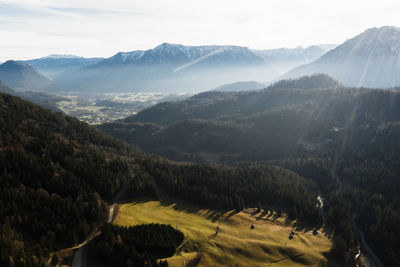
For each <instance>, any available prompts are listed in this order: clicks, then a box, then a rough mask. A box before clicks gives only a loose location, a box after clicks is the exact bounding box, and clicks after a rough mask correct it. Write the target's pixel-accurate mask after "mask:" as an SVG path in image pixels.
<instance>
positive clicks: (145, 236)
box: [88, 224, 184, 267]
mask: <svg viewBox="0 0 400 267" xmlns="http://www.w3.org/2000/svg"><path fill="white" fill-rule="evenodd" d="M183 240H184V235H183V233H182V232H180V231H178V230H176V229H174V228H173V227H171V226H170V225H165V224H144V225H137V226H130V227H124V226H117V225H111V224H106V225H104V226H103V227H102V234H101V235H100V236H99V237H97V238H96V239H95V240H93V242H91V243H90V244H89V248H88V251H89V252H88V258H89V260H90V262H92V263H94V264H96V263H98V264H101V266H126V267H131V266H153V267H154V266H160V267H162V266H168V263H167V261H160V262H157V259H159V258H167V257H171V256H172V255H174V254H175V250H176V248H177V247H178V246H179V245H180V244H181V243H182V242H183Z"/></svg>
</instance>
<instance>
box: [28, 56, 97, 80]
mask: <svg viewBox="0 0 400 267" xmlns="http://www.w3.org/2000/svg"><path fill="white" fill-rule="evenodd" d="M101 60H103V58H84V57H78V56H75V55H58V54H53V55H49V56H46V57H42V58H37V59H31V60H25V61H22V62H23V63H26V64H28V65H30V66H32V67H34V68H36V69H37V70H39V71H40V72H42V73H43V74H45V75H48V76H50V77H52V76H54V75H57V74H59V73H61V72H64V71H67V70H71V69H74V68H79V67H83V66H88V65H92V64H96V63H98V62H100V61H101Z"/></svg>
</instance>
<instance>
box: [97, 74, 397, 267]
mask: <svg viewBox="0 0 400 267" xmlns="http://www.w3.org/2000/svg"><path fill="white" fill-rule="evenodd" d="M399 122H400V94H399V93H396V92H395V91H391V90H378V89H364V88H348V87H344V86H343V85H342V84H341V83H340V82H338V81H336V80H334V79H331V78H329V77H328V76H326V75H316V76H311V77H303V78H300V79H298V80H287V81H282V82H278V83H276V84H274V85H271V86H270V87H268V88H266V89H263V90H260V91H253V92H237V93H233V92H230V93H223V92H206V93H203V94H199V95H196V96H194V97H192V98H189V99H188V100H185V101H180V102H166V103H161V104H158V105H156V106H154V107H152V108H149V109H146V110H143V111H142V112H139V113H138V114H137V115H134V116H131V117H128V118H127V119H125V120H123V121H119V122H115V123H111V124H105V125H101V126H100V128H101V129H102V130H104V131H105V132H107V133H109V134H111V135H113V136H115V137H118V138H121V139H124V140H126V141H128V142H130V143H132V144H135V145H137V146H139V147H140V148H142V149H143V150H145V151H147V152H153V153H157V154H160V155H162V156H165V157H168V158H170V159H175V160H181V161H192V162H214V163H224V164H239V165H240V166H248V165H252V164H254V162H262V163H267V164H274V165H280V166H283V167H285V168H288V169H290V170H293V171H295V172H297V173H299V174H300V175H301V176H303V177H307V178H310V179H313V180H314V182H316V183H317V184H318V186H319V189H320V190H321V191H322V192H323V194H324V196H325V197H326V203H325V204H326V205H325V207H326V212H325V220H326V223H327V225H328V226H329V225H330V226H331V227H332V229H333V231H335V233H336V234H337V235H336V238H335V240H334V241H335V244H336V247H337V248H340V249H338V250H339V251H343V250H349V249H350V250H351V248H355V247H356V237H357V236H358V232H359V231H357V229H356V226H358V227H359V228H360V229H361V230H362V231H364V232H365V235H366V238H367V240H368V241H369V243H370V245H371V247H373V249H374V250H376V252H377V253H378V254H379V256H380V257H381V259H382V261H383V262H384V264H385V265H388V266H393V264H395V263H396V262H398V261H399V260H400V259H399V258H398V255H399V253H398V252H399V251H400V249H399V247H398V245H397V243H396V240H397V237H399V236H400V229H399V225H400V224H399V223H398V222H399V218H400V217H399V216H400V210H399V206H400V205H399V198H398V191H399V186H400V181H399V180H398V175H397V174H398V173H399V171H400V168H399V166H400V152H399V151H400V149H399V148H400V147H399V140H400V139H399V136H400V132H399ZM372 241H374V242H372ZM338 257H339V258H342V259H346V258H348V256H345V255H344V256H343V255H341V256H338Z"/></svg>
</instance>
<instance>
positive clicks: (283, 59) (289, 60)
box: [252, 44, 336, 73]
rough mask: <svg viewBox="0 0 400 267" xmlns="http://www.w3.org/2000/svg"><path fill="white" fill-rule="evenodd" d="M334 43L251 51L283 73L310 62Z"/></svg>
mask: <svg viewBox="0 0 400 267" xmlns="http://www.w3.org/2000/svg"><path fill="white" fill-rule="evenodd" d="M335 47H336V45H333V44H326V45H312V46H309V47H305V48H304V47H301V46H300V47H296V48H277V49H267V50H256V49H253V50H252V51H253V52H254V53H255V54H256V55H258V56H259V57H261V58H263V59H264V60H265V61H267V62H269V63H270V64H272V65H273V67H274V68H275V69H276V70H277V71H279V72H281V73H284V72H286V71H289V70H290V69H292V68H294V67H297V66H299V65H303V64H307V63H310V62H312V61H314V60H316V59H317V58H319V57H320V56H322V55H323V54H324V53H326V52H328V51H329V50H331V49H333V48H335Z"/></svg>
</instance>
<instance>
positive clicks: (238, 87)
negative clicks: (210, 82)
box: [212, 81, 266, 92]
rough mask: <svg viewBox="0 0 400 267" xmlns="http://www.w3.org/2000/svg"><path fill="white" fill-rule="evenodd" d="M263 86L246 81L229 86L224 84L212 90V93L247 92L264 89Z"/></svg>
mask: <svg viewBox="0 0 400 267" xmlns="http://www.w3.org/2000/svg"><path fill="white" fill-rule="evenodd" d="M265 87H266V86H265V84H262V83H259V82H255V81H248V82H236V83H230V84H224V85H221V86H218V87H217V88H214V89H213V90H212V91H222V92H229V91H247V90H257V89H262V88H265Z"/></svg>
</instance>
